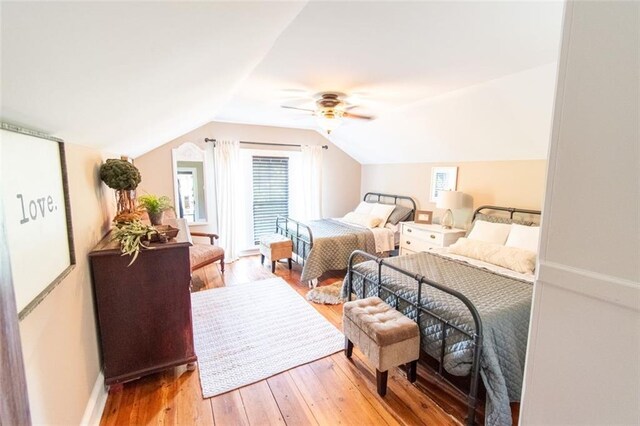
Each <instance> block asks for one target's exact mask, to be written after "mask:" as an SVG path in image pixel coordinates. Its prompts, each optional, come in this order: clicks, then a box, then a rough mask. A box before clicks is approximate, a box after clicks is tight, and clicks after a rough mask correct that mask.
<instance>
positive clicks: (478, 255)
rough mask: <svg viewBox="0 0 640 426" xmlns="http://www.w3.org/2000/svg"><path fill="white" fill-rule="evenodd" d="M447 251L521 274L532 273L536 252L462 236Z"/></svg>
mask: <svg viewBox="0 0 640 426" xmlns="http://www.w3.org/2000/svg"><path fill="white" fill-rule="evenodd" d="M448 251H449V253H452V254H458V255H460V256H465V257H469V258H471V259H478V260H482V261H483V262H487V263H492V264H494V265H498V266H502V267H503V268H507V269H511V270H512V271H516V272H520V273H521V274H533V271H534V270H535V268H536V254H535V253H534V252H532V251H530V250H525V249H521V248H518V247H505V246H503V245H501V244H494V243H487V242H484V241H474V240H469V239H467V238H464V237H463V238H458V241H456V242H455V244H452V245H450V246H449V248H448Z"/></svg>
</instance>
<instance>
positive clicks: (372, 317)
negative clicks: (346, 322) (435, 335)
mask: <svg viewBox="0 0 640 426" xmlns="http://www.w3.org/2000/svg"><path fill="white" fill-rule="evenodd" d="M344 315H345V316H346V317H347V318H349V319H350V320H351V321H352V322H353V323H354V324H355V325H357V326H358V327H359V328H360V329H361V330H362V331H363V332H364V333H365V334H366V335H367V336H369V337H370V338H371V340H373V341H374V342H376V343H377V344H378V345H380V346H387V345H391V344H393V343H397V342H402V341H404V340H408V339H411V338H414V337H416V336H419V335H420V330H419V329H418V324H416V323H415V322H414V321H412V320H410V319H409V318H407V317H405V316H404V315H402V314H401V313H400V312H398V311H396V310H395V309H393V308H392V307H391V306H389V305H387V304H386V303H385V302H384V301H383V300H382V299H380V298H379V297H368V298H366V299H359V300H354V301H351V302H347V303H345V304H344Z"/></svg>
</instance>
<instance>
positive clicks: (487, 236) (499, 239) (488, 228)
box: [467, 220, 511, 245]
mask: <svg viewBox="0 0 640 426" xmlns="http://www.w3.org/2000/svg"><path fill="white" fill-rule="evenodd" d="M509 231H511V225H507V224H505V223H493V222H485V221H482V220H481V221H476V222H474V224H473V228H472V229H471V232H469V235H467V238H468V239H470V240H477V241H484V242H487V243H494V244H500V245H504V243H505V242H506V241H507V237H508V236H509Z"/></svg>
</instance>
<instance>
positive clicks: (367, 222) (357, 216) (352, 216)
mask: <svg viewBox="0 0 640 426" xmlns="http://www.w3.org/2000/svg"><path fill="white" fill-rule="evenodd" d="M342 220H344V221H345V222H349V223H353V224H355V225H360V226H366V227H367V228H375V227H376V226H378V225H379V224H380V220H381V219H380V218H379V217H377V216H373V215H368V214H362V213H356V212H349V213H347V214H346V216H345V217H343V218H342Z"/></svg>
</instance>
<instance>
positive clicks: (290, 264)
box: [289, 258, 293, 270]
mask: <svg viewBox="0 0 640 426" xmlns="http://www.w3.org/2000/svg"><path fill="white" fill-rule="evenodd" d="M291 269H293V267H292V262H291V258H289V270H291Z"/></svg>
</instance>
